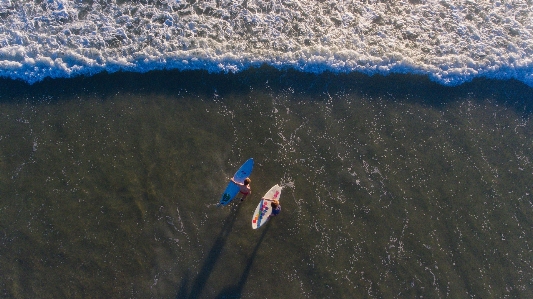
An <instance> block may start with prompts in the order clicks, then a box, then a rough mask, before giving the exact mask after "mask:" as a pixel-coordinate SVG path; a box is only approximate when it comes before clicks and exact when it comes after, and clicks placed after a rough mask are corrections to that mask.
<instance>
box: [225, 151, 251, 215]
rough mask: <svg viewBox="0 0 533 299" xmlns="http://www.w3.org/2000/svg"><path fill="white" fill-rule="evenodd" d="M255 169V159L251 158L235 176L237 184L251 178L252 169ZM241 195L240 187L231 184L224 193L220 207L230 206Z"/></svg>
mask: <svg viewBox="0 0 533 299" xmlns="http://www.w3.org/2000/svg"><path fill="white" fill-rule="evenodd" d="M253 168H254V159H253V158H250V159H248V160H247V161H246V162H244V164H242V166H241V168H239V170H237V172H236V173H235V175H234V176H233V179H234V180H235V181H236V182H239V183H242V182H244V179H246V178H247V177H250V174H251V173H252V169H253ZM237 193H239V185H237V184H235V183H234V182H231V181H230V182H229V183H228V186H227V187H226V190H224V193H222V197H221V198H220V202H219V203H218V205H222V206H225V205H227V204H229V203H230V202H231V201H232V200H233V198H234V197H235V196H236V195H237Z"/></svg>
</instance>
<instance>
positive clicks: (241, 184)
mask: <svg viewBox="0 0 533 299" xmlns="http://www.w3.org/2000/svg"><path fill="white" fill-rule="evenodd" d="M230 180H231V181H232V182H234V183H235V184H237V185H239V186H243V185H244V184H243V183H239V182H235V180H234V179H233V178H231V179H230Z"/></svg>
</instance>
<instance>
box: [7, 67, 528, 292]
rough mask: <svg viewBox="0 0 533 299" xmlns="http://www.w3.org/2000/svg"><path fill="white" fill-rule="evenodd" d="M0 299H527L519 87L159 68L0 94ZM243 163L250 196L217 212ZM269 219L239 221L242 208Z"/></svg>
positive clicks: (523, 122)
mask: <svg viewBox="0 0 533 299" xmlns="http://www.w3.org/2000/svg"><path fill="white" fill-rule="evenodd" d="M0 86H2V87H1V88H2V89H1V96H0V111H1V113H0V123H1V124H2V125H1V126H0V194H1V196H0V203H1V205H0V227H1V228H2V233H1V234H0V269H2V278H1V279H0V291H1V293H0V294H1V296H2V297H3V298H36V297H39V298H60V297H68V298H103V297H105V298H252V297H261V298H282V297H290V298H406V297H409V298H411V297H416V298H420V297H424V298H464V297H473V298H507V297H508V298H529V297H531V295H533V280H532V277H533V270H532V268H531V258H532V257H533V253H532V250H533V248H531V244H530V243H531V240H532V235H531V226H532V219H533V218H532V217H533V197H532V195H531V182H532V181H533V169H532V164H531V159H532V154H533V149H532V147H533V144H532V139H531V136H532V134H533V128H532V123H531V121H530V119H531V111H533V110H532V105H533V101H532V98H531V97H532V89H531V88H530V87H527V86H526V85H524V84H522V83H520V82H518V81H492V80H475V81H474V82H472V83H466V84H464V85H461V86H460V87H445V86H442V85H438V84H436V83H432V82H430V81H429V80H428V79H427V78H425V77H423V76H405V75H393V76H387V77H382V76H373V77H368V76H366V75H362V74H345V75H339V74H332V73H324V74H321V75H315V74H306V73H301V72H297V71H277V70H275V69H272V68H265V67H264V68H260V69H250V70H247V71H244V72H242V73H238V74H208V73H207V72H199V71H194V72H192V71H188V72H181V71H176V72H170V71H157V72H150V73H147V74H138V73H116V74H111V75H108V74H101V75H96V76H92V77H80V78H75V79H54V80H45V82H42V83H36V84H34V85H27V84H26V83H23V82H17V81H12V80H3V81H2V82H1V84H0ZM249 157H254V159H255V161H256V166H255V169H254V172H253V173H252V175H251V179H252V183H251V186H252V191H253V193H252V195H251V196H250V197H249V198H248V199H247V200H246V201H244V202H242V203H240V201H236V202H234V203H232V204H230V205H229V206H227V207H222V208H220V207H217V206H216V204H217V203H218V200H219V199H220V196H221V192H222V191H223V190H224V188H225V186H226V184H227V178H228V177H229V176H231V175H232V174H233V173H234V172H235V170H236V169H237V168H238V167H239V166H240V164H242V163H243V162H244V161H245V160H246V159H248V158H249ZM274 184H280V185H282V186H284V189H283V191H282V195H281V204H282V207H283V209H282V212H281V214H280V215H279V216H277V217H276V218H275V219H273V220H272V221H270V222H269V223H267V225H266V226H265V227H263V228H260V229H259V230H253V229H252V228H251V220H252V214H253V212H254V210H255V207H256V205H257V203H258V202H259V199H260V196H261V195H262V194H264V193H265V192H266V191H267V190H268V189H269V188H270V187H271V186H272V185H274Z"/></svg>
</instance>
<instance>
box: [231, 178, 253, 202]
mask: <svg viewBox="0 0 533 299" xmlns="http://www.w3.org/2000/svg"><path fill="white" fill-rule="evenodd" d="M231 181H232V182H234V183H235V184H237V185H238V186H239V188H240V190H239V193H240V194H242V197H241V201H244V200H245V199H246V196H248V194H250V193H252V189H251V188H250V183H251V182H252V181H251V180H250V179H249V178H246V179H244V183H238V182H236V181H235V180H234V179H233V178H231Z"/></svg>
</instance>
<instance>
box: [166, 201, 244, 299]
mask: <svg viewBox="0 0 533 299" xmlns="http://www.w3.org/2000/svg"><path fill="white" fill-rule="evenodd" d="M240 209H241V205H236V206H235V207H234V208H233V209H232V210H233V213H230V214H229V215H228V216H227V217H226V219H225V220H224V225H223V226H222V230H221V231H220V233H219V234H218V236H217V238H216V239H215V242H214V243H213V246H211V249H210V250H209V253H208V254H207V257H206V258H205V259H204V264H203V265H202V267H201V270H200V272H199V273H198V275H197V276H196V278H195V279H194V281H193V282H192V285H191V288H190V289H189V287H188V286H189V279H190V272H189V271H187V272H186V273H185V275H184V277H183V278H182V280H181V284H180V288H179V290H178V294H177V295H176V298H177V299H181V298H201V296H200V295H201V293H202V290H203V289H204V288H205V285H206V283H207V281H208V279H209V276H210V275H211V272H212V271H213V269H214V268H215V265H216V263H217V262H218V260H219V259H220V255H221V253H222V251H223V248H224V246H225V244H226V240H227V237H228V235H229V234H230V232H231V231H232V230H233V225H234V224H235V221H236V219H237V218H238V217H237V214H238V212H239V211H240Z"/></svg>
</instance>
